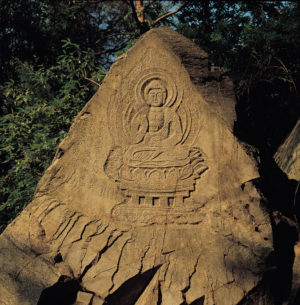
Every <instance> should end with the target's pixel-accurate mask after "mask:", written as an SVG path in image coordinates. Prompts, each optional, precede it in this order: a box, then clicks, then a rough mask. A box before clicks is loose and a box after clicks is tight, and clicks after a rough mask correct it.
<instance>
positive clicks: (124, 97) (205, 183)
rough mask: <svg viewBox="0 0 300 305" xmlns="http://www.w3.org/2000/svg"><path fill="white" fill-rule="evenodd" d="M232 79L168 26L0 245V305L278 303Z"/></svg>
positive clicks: (97, 109)
mask: <svg viewBox="0 0 300 305" xmlns="http://www.w3.org/2000/svg"><path fill="white" fill-rule="evenodd" d="M234 107H235V99H234V93H233V87H232V83H231V82H230V80H229V79H228V78H227V77H225V76H222V75H221V73H220V72H219V71H218V70H211V69H210V68H209V63H208V58H207V54H206V53H205V52H203V51H202V50H201V49H199V48H198V47H197V46H196V45H194V44H193V43H192V42H190V41H189V40H187V39H185V38H184V37H183V36H181V35H179V34H177V33H175V32H174V31H172V30H171V29H168V28H159V29H155V30H151V31H149V32H148V33H146V34H145V35H144V36H143V37H142V38H141V39H140V40H139V41H138V42H137V43H136V44H135V46H134V47H132V48H131V49H130V50H129V51H128V52H127V53H126V54H124V55H122V56H121V57H119V58H118V59H117V60H116V62H115V63H114V64H113V65H112V67H111V69H110V72H109V73H108V75H107V76H106V78H105V80H104V81H103V83H102V85H101V87H100V88H99V90H98V92H97V93H96V94H95V96H94V97H93V98H92V99H91V100H90V101H89V102H88V103H87V105H86V106H85V107H84V109H83V110H82V111H81V112H80V113H79V114H78V116H77V117H76V119H75V122H74V124H73V125H72V127H71V129H70V132H69V134H68V136H67V137H66V138H65V140H64V141H63V142H62V143H61V144H60V145H59V147H58V150H57V153H56V155H55V158H54V160H53V163H52V164H51V166H50V167H49V168H48V170H47V171H46V173H45V175H44V176H43V178H42V179H41V181H40V183H39V184H38V187H37V189H36V192H35V195H34V199H33V201H32V203H31V204H30V205H29V206H28V207H27V208H26V210H25V211H23V213H22V214H21V215H20V216H19V217H18V218H17V219H16V220H15V221H14V222H13V223H12V224H11V225H9V226H8V228H7V229H6V230H5V231H4V233H3V234H2V236H1V237H0V270H1V272H0V295H1V301H0V303H1V304H3V305H16V304H24V305H27V304H28V305H29V304H39V305H43V304H64V305H66V304H84V305H96V304H97V305H98V304H110V305H112V304H122V305H126V304H128V305H129V304H135V305H158V304H160V305H183V304H190V305H192V304H193V305H196V304H205V305H213V304H215V305H237V304H239V305H242V304H244V305H245V304H253V305H254V304H255V305H258V304H273V303H272V302H271V301H270V300H269V299H268V296H266V294H263V291H264V290H263V287H262V286H263V283H264V274H265V273H266V271H267V270H268V268H269V266H268V265H267V264H266V260H267V258H268V257H269V255H270V253H271V252H272V251H273V241H272V227H271V223H270V219H269V215H268V212H267V211H266V210H265V208H264V205H263V198H262V196H261V195H260V193H259V192H258V191H257V189H256V187H255V186H254V184H253V181H254V180H255V179H257V178H258V177H259V173H258V170H257V164H256V162H255V161H254V160H253V159H252V158H251V157H250V156H248V155H247V153H246V151H245V148H244V146H243V145H241V143H240V142H239V141H238V140H237V138H236V137H235V136H234V135H233V123H234V120H235V111H234Z"/></svg>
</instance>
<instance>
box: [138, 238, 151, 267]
mask: <svg viewBox="0 0 300 305" xmlns="http://www.w3.org/2000/svg"><path fill="white" fill-rule="evenodd" d="M150 248H151V246H150V244H149V245H148V247H147V249H146V250H145V251H144V253H143V255H142V256H141V266H140V269H139V273H141V272H142V271H143V267H144V259H145V257H146V255H147V253H148V251H149V250H150Z"/></svg>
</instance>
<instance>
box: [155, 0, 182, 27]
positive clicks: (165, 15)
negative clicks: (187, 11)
mask: <svg viewBox="0 0 300 305" xmlns="http://www.w3.org/2000/svg"><path fill="white" fill-rule="evenodd" d="M187 4H188V1H187V0H186V1H184V2H182V3H181V5H180V6H179V7H178V8H177V9H175V10H173V11H171V12H169V13H166V14H164V15H162V16H160V17H158V18H157V19H156V20H154V21H153V22H152V24H151V27H153V25H155V24H156V23H158V22H160V21H162V20H163V19H165V18H167V17H169V16H171V15H174V14H176V13H177V12H179V11H180V10H181V9H183V8H184V7H185V6H186V5H187Z"/></svg>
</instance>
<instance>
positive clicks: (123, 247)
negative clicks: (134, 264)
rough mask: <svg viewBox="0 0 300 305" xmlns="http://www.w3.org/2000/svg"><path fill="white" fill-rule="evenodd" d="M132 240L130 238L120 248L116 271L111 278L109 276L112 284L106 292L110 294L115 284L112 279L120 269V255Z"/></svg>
mask: <svg viewBox="0 0 300 305" xmlns="http://www.w3.org/2000/svg"><path fill="white" fill-rule="evenodd" d="M131 240H132V239H131V238H128V239H127V240H126V241H125V242H124V244H123V246H122V248H121V251H120V255H119V258H118V262H117V267H116V270H115V271H114V272H113V274H112V276H111V282H112V285H111V287H110V288H109V289H108V292H109V293H110V292H111V291H112V289H113V288H114V287H115V283H114V279H115V276H116V274H117V273H118V271H119V269H120V262H121V258H122V255H123V251H124V249H125V247H126V245H127V243H129V242H130V241H131Z"/></svg>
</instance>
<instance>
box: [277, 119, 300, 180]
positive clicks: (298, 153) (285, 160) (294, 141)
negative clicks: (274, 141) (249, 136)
mask: <svg viewBox="0 0 300 305" xmlns="http://www.w3.org/2000/svg"><path fill="white" fill-rule="evenodd" d="M274 159H275V161H276V163H277V164H278V166H279V167H280V168H281V169H282V171H283V172H285V173H286V174H287V176H288V177H289V179H294V180H297V181H300V120H298V122H297V124H296V125H295V127H294V128H293V130H292V131H291V133H290V134H289V136H288V137H287V138H286V140H285V141H284V143H283V144H282V145H281V146H280V147H279V148H278V150H277V152H276V154H275V155H274Z"/></svg>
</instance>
